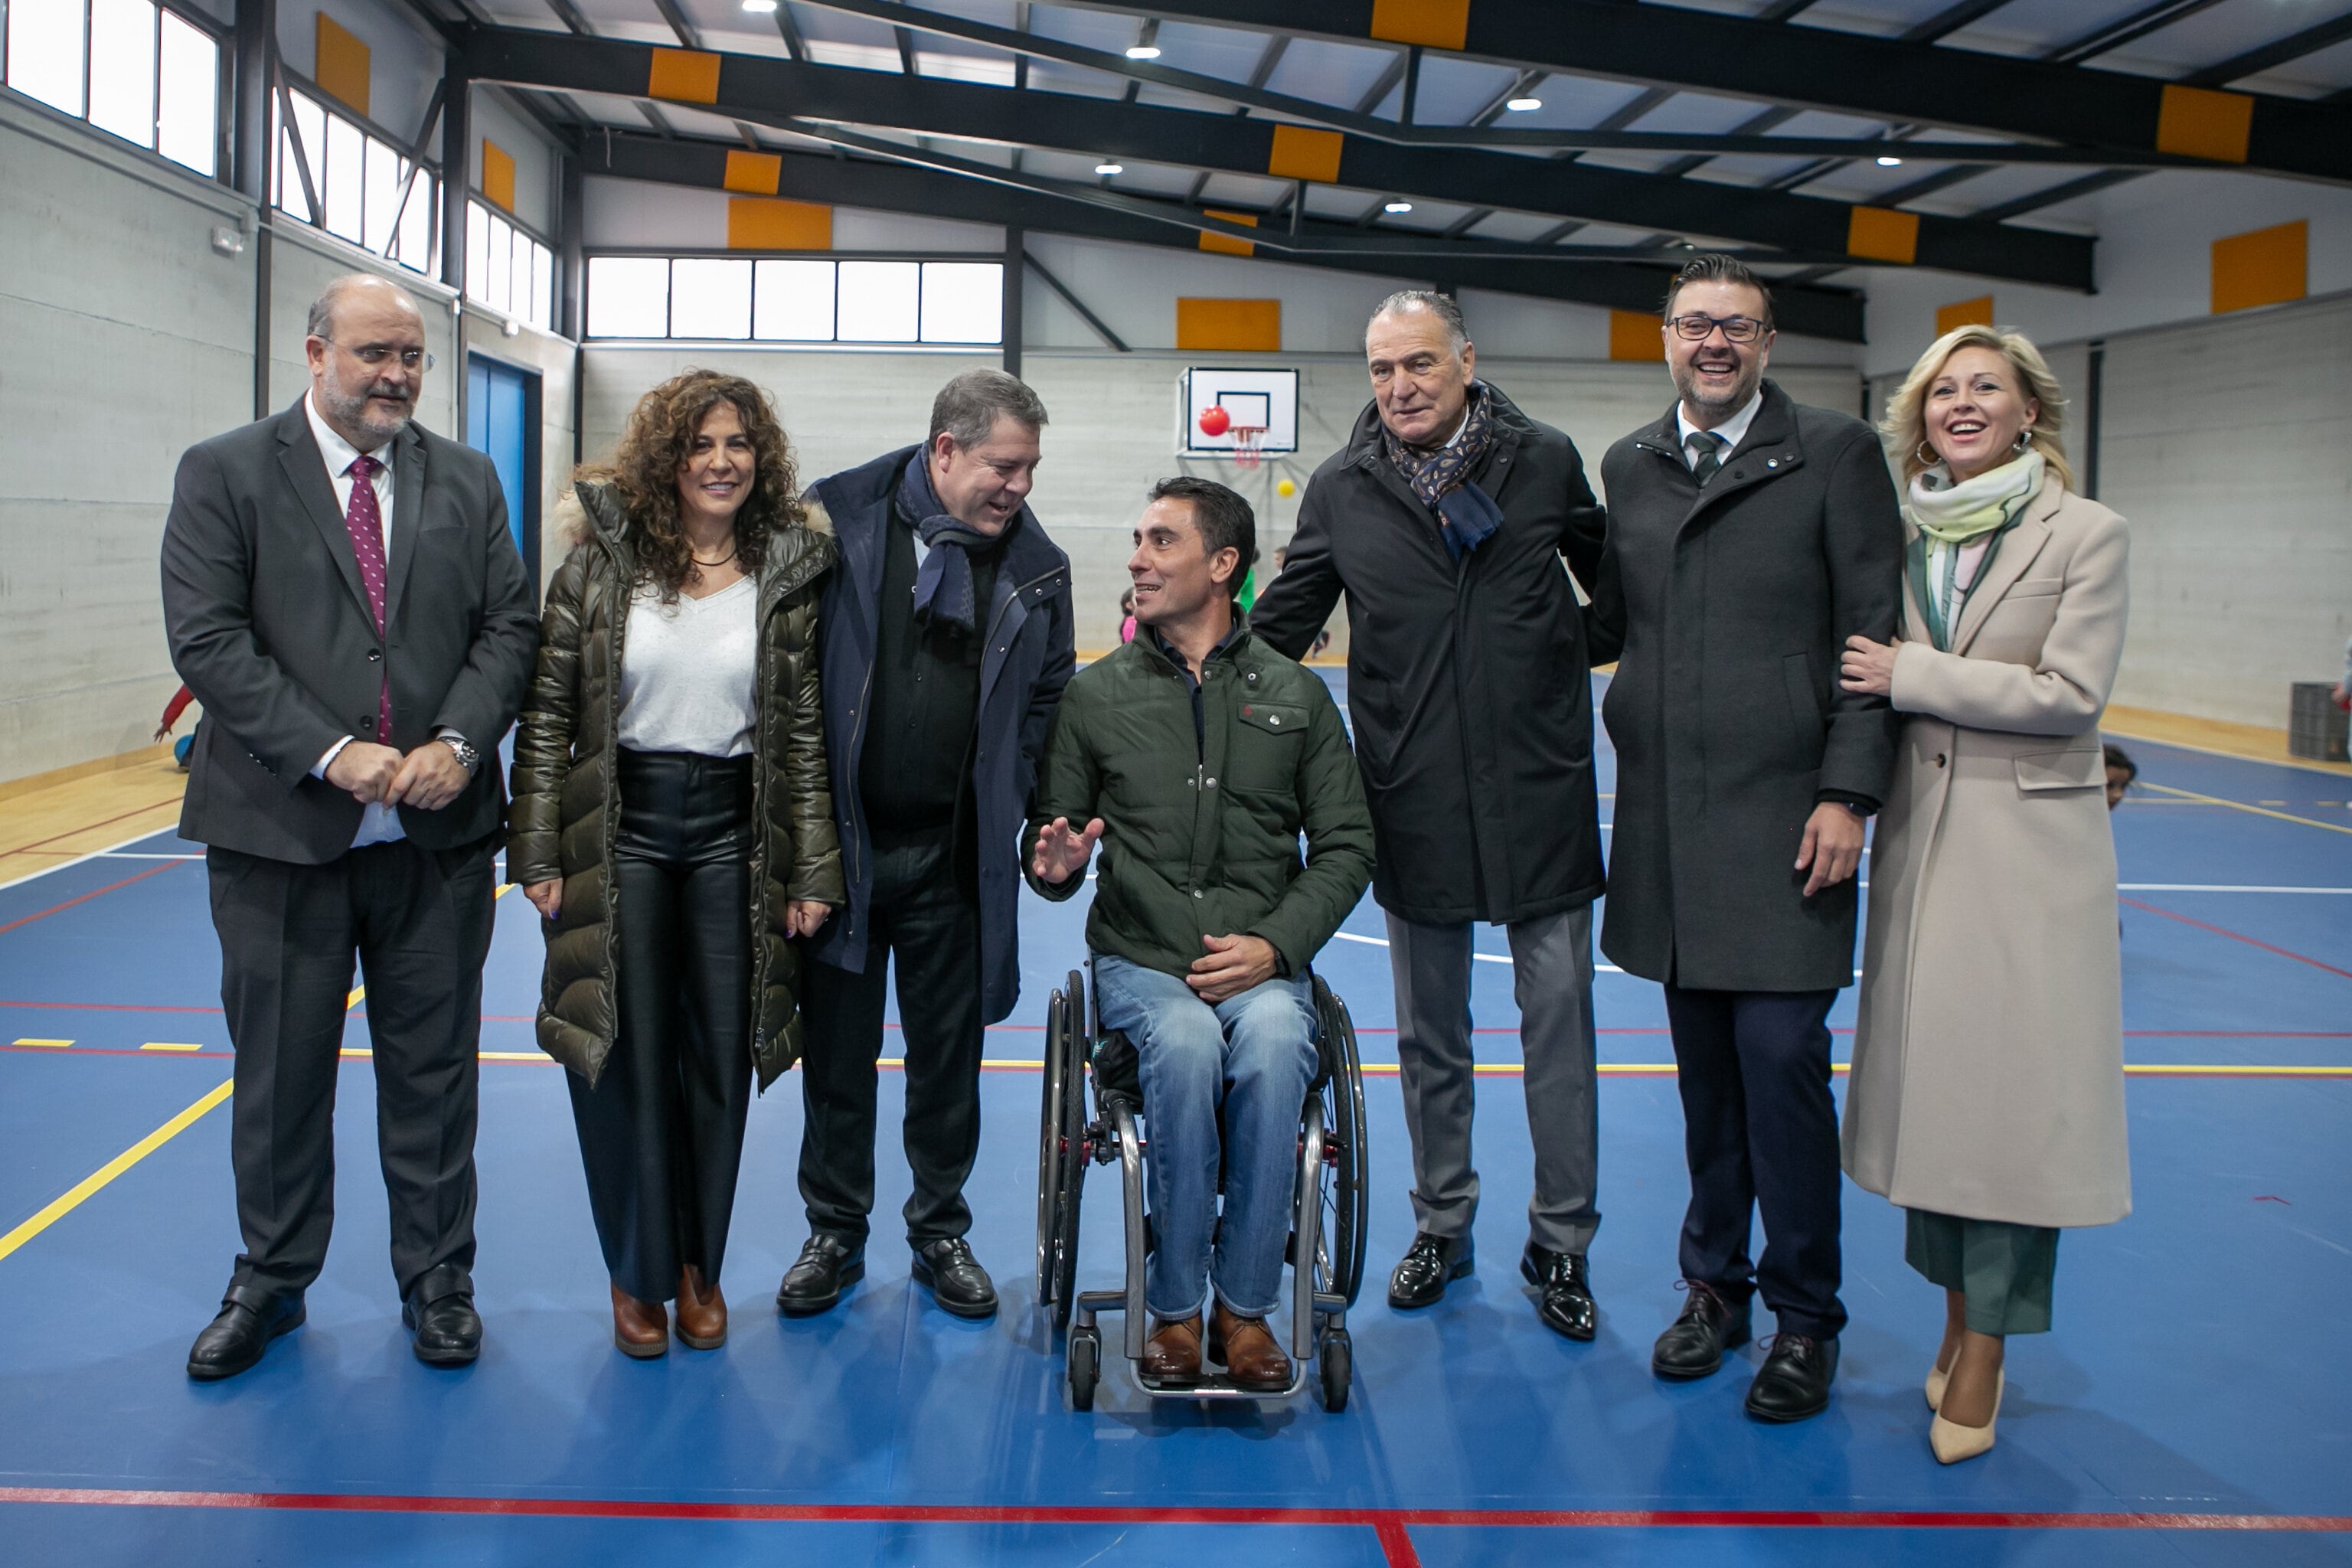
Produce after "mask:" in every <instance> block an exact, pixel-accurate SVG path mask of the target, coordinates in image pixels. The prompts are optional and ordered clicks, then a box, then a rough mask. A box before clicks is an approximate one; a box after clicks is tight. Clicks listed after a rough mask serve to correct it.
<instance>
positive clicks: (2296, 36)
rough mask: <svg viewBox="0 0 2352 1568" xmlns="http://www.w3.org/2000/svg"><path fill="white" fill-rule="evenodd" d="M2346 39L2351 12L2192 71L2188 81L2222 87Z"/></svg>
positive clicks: (2351, 32) (2351, 25)
mask: <svg viewBox="0 0 2352 1568" xmlns="http://www.w3.org/2000/svg"><path fill="white" fill-rule="evenodd" d="M2347 38H2352V11H2347V12H2346V13H2345V14H2344V15H2343V16H2337V17H2336V18H2334V19H2333V20H2332V21H2326V22H2315V23H2313V24H2312V25H2311V26H2308V27H2305V28H2304V29H2303V31H2301V32H2299V33H2289V34H2288V35H2287V36H2286V37H2284V38H2281V39H2279V40H2278V41H2277V42H2276V43H2271V44H2264V45H2263V46H2262V47H2260V48H2254V49H2248V50H2247V51H2246V52H2245V53H2244V54H2242V55H2232V56H2231V57H2230V58H2228V59H2226V60H2223V61H2221V63H2220V64H2218V65H2210V66H2207V67H2206V68H2204V69H2202V70H2198V71H2192V72H2190V73H2189V77H2188V81H2189V85H2190V86H2192V87H2221V86H2224V85H2226V84H2227V83H2230V82H2233V81H2236V80H2237V79H2239V78H2241V77H2249V76H2256V75H2259V74H2261V73H2262V72H2263V71H2266V70H2274V69H2276V68H2278V67H2280V66H2283V65H2285V64H2286V63H2287V62H2288V61H2290V60H2299V59H2301V58H2303V57H2304V56H2305V55H2310V54H2316V53H2318V52H2319V51H2320V50H2321V49H2325V48H2327V47H2331V46H2333V45H2336V44H2340V43H2342V42H2343V41H2344V40H2345V39H2347Z"/></svg>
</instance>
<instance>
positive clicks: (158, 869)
mask: <svg viewBox="0 0 2352 1568" xmlns="http://www.w3.org/2000/svg"><path fill="white" fill-rule="evenodd" d="M186 864H187V862H186V861H185V860H166V861H165V862H163V864H162V865H161V866H150V867H149V868H147V869H146V870H144V871H141V872H139V873H137V874H136V875H135V876H130V877H125V878H123V879H122V880H121V881H120V882H109V883H108V884H107V885H106V886H104V887H103V888H100V889H96V890H94V891H91V892H88V893H84V894H83V895H82V896H81V897H80V898H78V899H68V900H66V901H65V902H64V903H62V904H51V905H50V906H49V907H48V908H47V909H46V910H40V911H39V912H38V913H36V914H29V915H21V916H19V917H17V918H16V919H15V920H13V921H9V922H8V923H7V924H6V925H4V926H0V936H5V935H6V934H7V933H8V932H10V931H15V930H16V928H17V927H18V926H28V925H31V924H32V923H33V922H34V921H42V920H47V919H48V918H49V917H50V916H51V915H53V914H56V913H58V911H59V910H69V909H71V908H73V907H74V906H75V905H76V904H86V903H88V902H89V901H90V900H92V899H95V898H100V897H103V896H104V895H106V894H108V893H110V892H112V891H114V890H115V889H117V888H127V887H129V886H131V883H133V882H143V881H145V880H146V879H148V878H150V877H160V876H162V875H163V873H164V872H166V871H172V870H176V869H178V868H180V867H182V866H184V865H186Z"/></svg>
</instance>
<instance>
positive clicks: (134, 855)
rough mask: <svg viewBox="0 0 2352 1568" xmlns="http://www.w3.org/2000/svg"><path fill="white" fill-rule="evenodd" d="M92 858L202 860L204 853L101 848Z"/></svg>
mask: <svg viewBox="0 0 2352 1568" xmlns="http://www.w3.org/2000/svg"><path fill="white" fill-rule="evenodd" d="M89 858H90V859H92V860H201V859H203V858H204V857H203V856H202V855H155V854H141V853H139V852H138V851H136V850H129V849H101V850H100V851H99V852H98V853H97V854H95V855H92V856H90V857H89Z"/></svg>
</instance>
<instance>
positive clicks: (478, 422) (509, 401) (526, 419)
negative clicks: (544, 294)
mask: <svg viewBox="0 0 2352 1568" xmlns="http://www.w3.org/2000/svg"><path fill="white" fill-rule="evenodd" d="M466 445H467V446H468V447H473V448H474V449H475V450H476V451H478V452H485V453H488V455H489V459H490V464H491V466H492V467H494V468H497V469H498V471H499V489H502V490H504V491H505V492H506V498H507V526H508V527H509V528H510V529H512V530H513V531H514V541H515V548H516V549H517V550H519V551H520V552H522V563H523V570H524V572H525V574H527V575H528V576H529V577H530V584H531V593H532V596H533V597H534V598H535V597H537V596H538V592H539V480H538V475H539V376H538V374H536V373H535V372H532V371H527V370H518V369H516V368H515V367H514V366H512V365H509V364H500V363H499V362H498V361H496V360H492V359H486V358H484V357H483V356H482V355H480V354H475V355H473V356H471V358H470V359H469V361H468V362H467V369H466Z"/></svg>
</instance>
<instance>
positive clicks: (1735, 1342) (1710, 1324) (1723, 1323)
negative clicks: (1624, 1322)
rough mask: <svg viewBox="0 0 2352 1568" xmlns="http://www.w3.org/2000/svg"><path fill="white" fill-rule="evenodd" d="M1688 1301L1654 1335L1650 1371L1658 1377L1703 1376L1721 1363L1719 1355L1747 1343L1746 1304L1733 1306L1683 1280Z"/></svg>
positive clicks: (1693, 1282) (1713, 1291)
mask: <svg viewBox="0 0 2352 1568" xmlns="http://www.w3.org/2000/svg"><path fill="white" fill-rule="evenodd" d="M1686 1283H1687V1284H1688V1286H1689V1289H1690V1300H1688V1301H1686V1302H1685V1303H1684V1304H1683V1315H1682V1316H1681V1317H1679V1318H1676V1319H1675V1321H1674V1322H1673V1324H1672V1325H1671V1326H1669V1327H1668V1328H1667V1330H1666V1331H1665V1332H1664V1333H1663V1334H1660V1335H1659V1336H1658V1343H1657V1347H1656V1348H1655V1349H1654V1350H1653V1351H1651V1352H1650V1370H1651V1371H1652V1372H1654V1373H1656V1374H1657V1375H1658V1376H1660V1377H1664V1378H1672V1379H1675V1380H1676V1381H1681V1380H1684V1379H1687V1378H1694V1377H1706V1376H1707V1375H1708V1374H1709V1373H1713V1372H1714V1371H1715V1369H1716V1368H1717V1367H1719V1366H1721V1365H1722V1364H1723V1352H1726V1351H1727V1350H1737V1349H1738V1347H1739V1346H1741V1345H1744V1344H1746V1343H1747V1342H1748V1303H1747V1302H1745V1301H1742V1302H1740V1303H1739V1304H1738V1306H1736V1307H1735V1306H1733V1305H1732V1304H1731V1303H1730V1302H1728V1301H1727V1300H1724V1299H1723V1298H1722V1297H1721V1296H1718V1295H1717V1294H1716V1292H1715V1290H1714V1289H1713V1288H1711V1287H1709V1286H1706V1285H1702V1284H1700V1283H1699V1282H1698V1281H1697V1280H1696V1279H1692V1280H1689V1281H1686Z"/></svg>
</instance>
